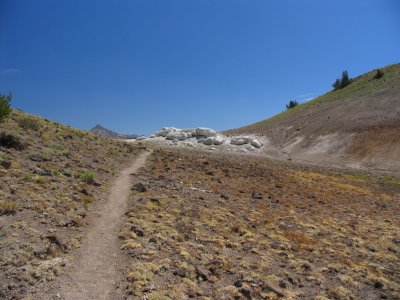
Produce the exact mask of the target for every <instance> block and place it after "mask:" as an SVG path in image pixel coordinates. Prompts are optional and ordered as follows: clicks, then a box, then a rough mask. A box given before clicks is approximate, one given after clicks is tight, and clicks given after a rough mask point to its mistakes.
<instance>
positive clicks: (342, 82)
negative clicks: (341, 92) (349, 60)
mask: <svg viewBox="0 0 400 300" xmlns="http://www.w3.org/2000/svg"><path fill="white" fill-rule="evenodd" d="M350 83H351V79H350V77H349V73H348V72H347V71H346V70H344V71H343V72H342V79H339V78H338V79H336V80H335V82H334V83H333V84H332V87H333V89H335V90H338V89H342V88H344V87H346V86H348V85H349V84H350Z"/></svg>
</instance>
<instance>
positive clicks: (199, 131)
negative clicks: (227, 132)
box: [196, 127, 217, 137]
mask: <svg viewBox="0 0 400 300" xmlns="http://www.w3.org/2000/svg"><path fill="white" fill-rule="evenodd" d="M196 135H197V136H205V137H213V136H217V132H216V131H214V130H212V129H210V128H204V127H199V128H196Z"/></svg>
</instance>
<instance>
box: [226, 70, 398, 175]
mask: <svg viewBox="0 0 400 300" xmlns="http://www.w3.org/2000/svg"><path fill="white" fill-rule="evenodd" d="M381 70H382V71H383V73H384V75H383V77H381V78H375V75H376V71H375V70H374V71H371V72H369V73H366V74H364V75H361V76H359V77H357V78H354V79H353V80H352V82H351V83H350V85H348V86H346V87H345V88H343V89H339V90H335V91H331V92H328V93H326V94H325V95H322V96H320V97H318V98H316V99H314V100H312V101H309V102H307V103H304V104H301V105H299V106H297V107H295V108H292V109H288V110H286V111H285V112H283V113H281V114H278V115H276V116H274V117H272V118H270V119H267V120H264V121H261V122H258V123H255V124H252V125H249V126H246V127H242V128H238V129H234V130H229V131H227V134H239V133H240V134H257V135H260V136H264V139H265V141H264V142H265V144H266V146H265V153H266V154H267V155H269V156H272V157H279V158H290V159H297V160H300V161H311V162H314V163H323V164H327V163H332V164H340V165H347V166H351V167H368V168H376V169H386V170H392V171H396V170H400V160H399V159H398V157H400V65H399V64H395V65H390V66H387V67H385V68H382V69H381Z"/></svg>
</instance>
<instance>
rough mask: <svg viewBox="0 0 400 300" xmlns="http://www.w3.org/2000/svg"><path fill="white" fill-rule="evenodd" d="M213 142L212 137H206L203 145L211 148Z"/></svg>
mask: <svg viewBox="0 0 400 300" xmlns="http://www.w3.org/2000/svg"><path fill="white" fill-rule="evenodd" d="M214 141H215V138H214V137H208V138H206V139H205V140H204V141H203V144H204V145H207V146H211V145H213V144H214Z"/></svg>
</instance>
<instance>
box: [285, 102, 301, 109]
mask: <svg viewBox="0 0 400 300" xmlns="http://www.w3.org/2000/svg"><path fill="white" fill-rule="evenodd" d="M297 105H299V103H297V101H296V100H290V101H289V104H286V109H290V108H293V107H296V106H297Z"/></svg>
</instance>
